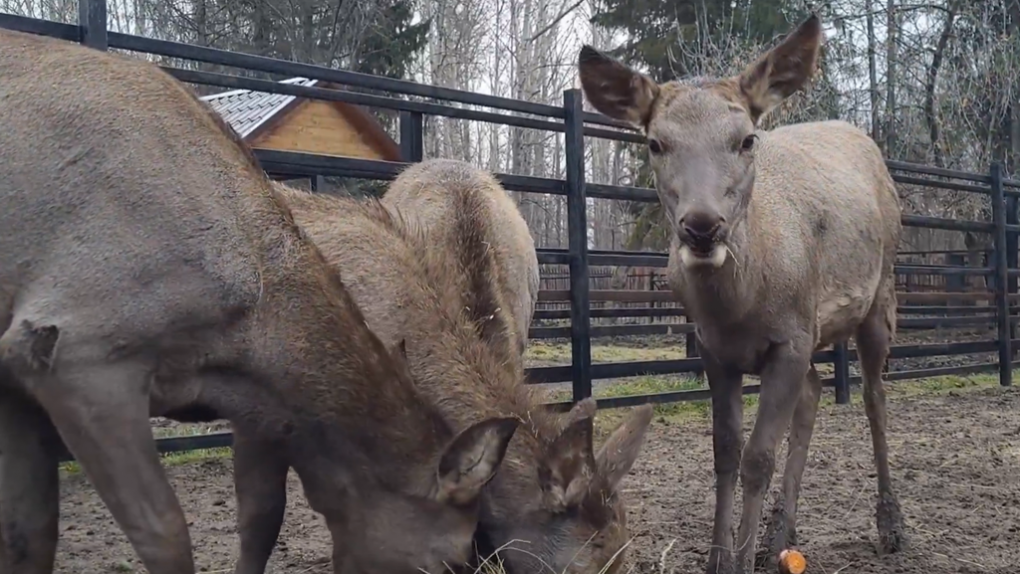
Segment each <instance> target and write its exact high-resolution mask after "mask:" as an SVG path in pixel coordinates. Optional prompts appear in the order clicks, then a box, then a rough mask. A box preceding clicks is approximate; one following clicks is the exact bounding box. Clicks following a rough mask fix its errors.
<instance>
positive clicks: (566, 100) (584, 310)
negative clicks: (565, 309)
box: [563, 89, 591, 402]
mask: <svg viewBox="0 0 1020 574" xmlns="http://www.w3.org/2000/svg"><path fill="white" fill-rule="evenodd" d="M583 103H584V99H583V96H582V95H581V90H578V89H573V90H565V91H564V92H563V108H564V112H565V116H564V127H565V128H566V133H565V136H566V137H565V142H564V143H565V146H564V147H565V150H564V155H565V158H566V164H567V165H566V168H567V169H566V178H567V180H566V183H565V185H566V192H567V246H568V252H569V254H570V359H571V360H570V365H571V369H570V371H571V382H572V383H573V391H574V401H575V402H576V401H580V400H581V399H585V398H587V397H590V396H591V339H590V326H591V325H590V322H591V321H590V319H591V317H590V297H589V294H588V199H587V196H586V194H585V189H584V107H583Z"/></svg>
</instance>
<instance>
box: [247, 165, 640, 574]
mask: <svg viewBox="0 0 1020 574" xmlns="http://www.w3.org/2000/svg"><path fill="white" fill-rule="evenodd" d="M279 189H280V194H281V195H282V196H283V197H284V198H285V199H286V201H287V204H288V205H289V206H290V208H291V211H292V212H293V213H294V218H295V220H296V221H297V223H298V225H300V226H301V228H302V229H303V230H304V231H305V232H306V233H307V234H308V236H309V237H310V238H311V239H312V240H313V241H314V242H315V243H316V245H317V246H318V247H319V249H320V250H321V251H322V253H323V254H324V256H325V257H326V259H327V260H328V261H329V262H330V263H332V264H334V265H336V266H338V267H339V269H340V271H341V273H342V274H343V276H344V277H348V278H349V279H348V281H347V286H348V289H349V290H350V292H351V294H352V296H353V297H354V299H355V301H356V302H357V303H358V304H359V305H360V306H361V308H362V309H363V310H364V313H365V317H366V320H367V321H368V324H369V326H370V327H371V328H372V330H373V331H374V332H375V333H377V334H378V335H379V337H380V338H381V339H382V340H383V341H384V342H388V343H390V344H392V343H393V342H394V341H397V340H398V338H406V341H407V346H406V348H407V357H408V361H409V365H410V370H411V373H412V375H413V376H414V378H415V382H416V383H417V385H418V386H419V387H420V388H421V389H422V390H423V391H424V392H425V394H426V395H428V396H430V397H433V398H434V399H435V400H436V401H437V404H438V405H439V407H440V409H441V411H442V413H443V415H444V416H445V417H447V418H448V419H449V420H452V421H456V425H458V426H457V428H461V427H467V426H469V425H471V424H475V422H476V421H478V420H483V419H485V418H487V417H508V416H509V417H515V418H518V419H520V420H522V421H525V422H524V423H523V424H522V425H521V428H520V429H519V430H518V431H517V433H516V435H515V436H514V438H513V440H512V441H511V442H510V446H509V449H508V450H507V454H506V460H505V462H504V463H503V466H502V468H501V469H500V471H499V473H498V474H497V475H496V477H495V478H494V479H493V481H492V482H490V483H489V485H488V486H486V487H485V489H484V490H483V505H482V507H483V515H482V518H481V521H480V524H479V527H480V528H479V533H480V536H479V538H480V542H481V543H482V544H481V545H480V546H481V549H480V553H481V554H482V556H483V557H484V556H487V555H488V553H489V552H490V551H492V550H495V549H500V548H504V550H502V551H500V556H501V558H502V559H503V563H504V566H505V567H506V568H507V571H508V572H511V573H515V574H531V573H538V572H555V573H557V574H560V573H586V574H597V573H600V572H615V571H617V570H618V569H619V568H620V566H621V563H622V561H623V551H624V548H626V545H627V543H628V541H629V534H628V530H627V524H626V508H625V506H624V502H623V497H622V493H621V492H620V482H621V480H622V479H623V477H624V476H625V475H626V474H627V473H628V472H629V471H630V469H631V467H632V465H633V463H634V461H635V459H636V458H637V456H638V453H639V451H640V448H641V445H642V442H643V440H644V435H645V432H646V430H647V428H648V426H649V424H650V423H651V417H652V408H651V406H650V405H645V406H642V407H638V408H636V409H634V410H633V411H632V412H631V414H630V416H629V417H628V418H627V419H625V420H624V421H623V423H621V425H620V426H619V427H618V428H617V429H616V430H615V431H614V432H613V433H611V434H610V436H609V437H608V438H607V439H606V442H605V443H604V444H603V446H602V447H601V448H600V449H599V450H597V451H596V450H594V448H593V444H592V432H593V429H592V418H593V417H594V414H595V403H594V401H593V400H591V399H586V400H584V401H581V402H579V403H578V404H577V405H575V406H574V408H573V409H572V410H571V411H570V412H568V413H566V414H557V413H554V412H552V411H550V410H548V409H547V408H546V407H544V406H543V405H542V404H541V399H542V397H541V396H537V395H533V394H532V392H531V391H530V390H529V387H528V386H527V385H526V384H525V380H524V372H523V361H522V358H521V353H520V350H519V339H518V337H517V334H518V333H519V328H517V327H514V326H513V325H514V323H517V322H518V321H519V320H520V318H519V317H517V316H515V311H512V312H508V311H507V310H508V309H516V308H517V307H518V306H517V305H516V304H515V303H514V301H517V302H520V301H521V300H522V298H517V299H514V298H513V297H511V299H513V301H511V302H509V303H508V302H507V300H506V296H507V293H516V294H518V295H520V294H522V293H524V292H525V291H527V289H528V288H527V287H526V285H527V281H528V280H529V279H528V274H527V273H526V272H524V273H522V272H521V271H518V270H517V269H519V267H515V266H516V265H519V264H520V262H525V261H527V260H529V259H531V257H533V255H529V254H527V253H525V251H526V249H528V248H526V246H527V244H528V243H529V242H528V241H527V240H526V239H524V238H523V237H522V236H521V234H522V233H527V228H526V227H521V226H516V225H512V224H511V222H509V221H507V219H510V220H512V219H513V216H512V215H511V214H510V213H509V211H508V210H507V209H505V208H500V207H498V206H499V205H500V204H501V202H500V201H498V200H496V199H495V198H498V197H500V196H504V197H505V194H506V192H505V191H504V190H503V188H502V187H501V186H500V185H499V184H498V183H497V182H496V180H495V179H494V178H492V176H491V175H489V174H487V173H485V172H483V171H480V170H477V169H475V168H473V167H471V166H470V165H468V164H466V163H463V162H459V161H451V160H430V161H426V162H423V163H420V164H416V165H414V166H411V167H409V168H408V169H406V170H405V171H404V172H403V173H401V175H400V176H399V177H398V178H397V179H396V181H394V182H393V184H392V185H391V187H390V190H389V191H388V192H387V193H386V195H388V194H390V193H394V192H398V193H399V194H400V195H398V196H397V197H405V198H406V197H408V196H414V197H417V198H418V199H417V200H416V201H415V202H414V203H417V204H418V205H427V204H428V205H432V207H433V208H434V209H435V210H436V211H435V212H429V213H430V214H435V215H427V216H426V217H424V218H418V217H416V216H414V215H411V214H410V213H406V212H404V211H403V210H400V209H394V208H392V207H390V209H386V207H385V206H383V205H381V204H380V202H378V201H376V200H370V201H357V200H351V199H348V198H338V197H331V196H319V195H314V194H310V193H306V192H302V191H298V190H293V189H288V188H286V187H285V186H283V185H279ZM405 193H407V195H404V194H405ZM386 195H384V198H385V197H386ZM429 198H431V200H430V199H429ZM382 203H387V202H386V201H385V199H384V200H383V202H382ZM401 203H403V200H402V201H401ZM404 205H407V204H406V203H404ZM510 209H513V206H510ZM513 211H516V209H513ZM439 212H442V213H444V215H442V216H439V215H437V214H438V213H439ZM516 217H520V216H519V214H518V215H516ZM423 222H428V223H427V224H426V225H421V224H422V223H423ZM515 230H516V231H515ZM531 249H532V250H533V248H531ZM515 282H516V283H518V285H519V286H518V287H517V288H508V286H509V285H512V284H513V283H515ZM238 455H240V453H238ZM252 456H253V457H257V456H259V453H257V452H255V453H252ZM282 503H283V500H282V499H277V500H276V504H277V505H281V504H282ZM243 535H244V534H243V533H242V536H243ZM507 546H509V548H506V547H507ZM621 571H622V570H621Z"/></svg>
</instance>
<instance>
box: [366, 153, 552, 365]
mask: <svg viewBox="0 0 1020 574" xmlns="http://www.w3.org/2000/svg"><path fill="white" fill-rule="evenodd" d="M471 169H473V168H472V167H470V164H466V163H463V162H458V161H455V160H446V159H431V160H429V161H427V162H424V163H420V164H417V165H416V166H414V167H412V168H409V170H408V172H407V175H406V177H398V178H397V179H395V180H394V181H393V182H392V183H391V184H390V185H389V186H388V187H387V188H386V192H385V193H384V194H383V196H382V198H381V202H382V204H383V206H384V207H386V209H388V210H390V211H392V212H399V213H400V214H401V215H402V217H403V219H404V220H405V221H408V222H410V223H412V224H414V225H416V226H418V227H419V228H422V229H426V230H427V231H428V234H429V236H430V237H431V238H432V239H433V241H436V242H439V243H441V244H443V245H452V244H454V242H456V241H458V238H456V237H451V236H450V233H451V228H450V227H449V226H447V225H445V222H447V221H451V220H452V219H451V218H452V217H453V216H454V215H455V212H454V207H455V206H454V203H453V199H452V198H451V196H450V195H448V194H444V193H437V191H439V190H440V189H441V185H440V181H441V178H443V177H444V175H445V174H455V175H457V174H460V175H461V176H463V174H464V173H465V172H468V170H471ZM473 173H474V174H475V176H476V177H478V180H479V181H478V183H479V185H478V187H477V188H474V189H475V190H476V191H477V195H476V197H477V198H478V201H479V205H478V210H479V212H478V213H477V214H475V217H476V219H475V221H476V222H477V224H478V225H481V226H484V230H483V234H484V235H485V236H486V237H485V238H484V239H483V240H484V241H485V242H486V244H487V245H489V246H490V247H491V248H492V249H493V255H494V257H495V266H494V272H493V275H494V277H493V279H492V280H493V281H495V282H496V284H497V285H498V287H499V289H500V290H501V291H502V295H503V300H504V301H506V302H507V311H508V312H509V313H510V315H511V319H512V322H511V325H512V326H513V327H514V340H515V341H516V345H517V348H518V351H519V352H520V354H521V355H522V356H523V355H524V352H525V351H526V350H527V346H528V329H529V327H530V326H531V319H532V317H533V316H534V314H535V306H536V305H537V304H538V290H539V266H538V255H537V253H536V251H535V241H534V238H532V236H531V231H530V230H529V229H528V223H527V222H526V221H525V220H524V217H522V216H521V212H520V210H519V209H517V204H516V203H515V202H514V201H513V199H511V198H510V196H509V195H508V194H507V193H506V190H504V189H503V187H502V186H501V185H499V183H498V182H494V180H492V179H491V177H486V175H485V174H484V172H480V171H475V172H473ZM461 181H463V180H461ZM426 182H429V183H430V185H426ZM460 185H463V183H460ZM437 188H439V189H437Z"/></svg>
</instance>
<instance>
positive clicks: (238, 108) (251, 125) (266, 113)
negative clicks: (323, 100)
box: [201, 78, 318, 138]
mask: <svg viewBox="0 0 1020 574" xmlns="http://www.w3.org/2000/svg"><path fill="white" fill-rule="evenodd" d="M280 83H281V84H290V85H296V86H305V87H312V86H314V85H315V84H316V83H318V80H310V79H308V78H290V79H287V80H281V81H280ZM296 98H297V96H288V95H286V94H269V93H266V92H253V91H251V90H232V91H229V92H221V93H219V94H210V95H208V96H202V98H201V99H202V100H203V101H205V102H206V103H208V104H209V105H210V106H212V108H213V109H214V110H216V113H218V114H220V116H222V117H223V119H224V120H226V122H227V123H228V124H230V127H232V128H234V130H235V131H236V132H237V133H238V134H239V135H240V136H241V137H242V138H248V137H249V136H251V134H253V133H255V130H257V129H258V128H259V127H260V126H262V125H264V124H265V123H266V122H267V121H268V120H269V119H270V118H271V117H273V116H274V115H276V114H277V113H279V112H280V110H282V109H284V108H286V107H287V105H288V104H290V103H291V102H293V101H294V100H295V99H296Z"/></svg>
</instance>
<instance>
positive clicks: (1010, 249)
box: [999, 179, 1020, 358]
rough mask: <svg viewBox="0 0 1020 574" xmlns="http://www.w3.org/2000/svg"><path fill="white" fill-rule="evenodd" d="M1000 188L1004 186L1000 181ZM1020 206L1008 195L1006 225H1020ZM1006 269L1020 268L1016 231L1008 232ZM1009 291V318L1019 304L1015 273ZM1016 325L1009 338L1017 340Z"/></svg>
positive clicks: (1019, 250) (1019, 237)
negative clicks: (1016, 297)
mask: <svg viewBox="0 0 1020 574" xmlns="http://www.w3.org/2000/svg"><path fill="white" fill-rule="evenodd" d="M999 185H1000V186H1002V183H1001V179H1000V183H999ZM1002 193H1003V195H1006V192H1005V189H1003V192H1002ZM1018 209H1020V205H1018V202H1017V196H1016V195H1013V194H1010V195H1006V225H1020V212H1018V211H1017V210H1018ZM1006 267H1007V268H1008V269H1010V270H1015V269H1017V268H1020V236H1018V234H1017V232H1015V231H1007V232H1006ZM1006 285H1007V287H1008V288H1007V290H1006V294H1007V295H1009V296H1010V297H1009V299H1008V301H1007V304H1006V308H1007V309H1009V316H1010V317H1013V315H1014V314H1015V312H1016V310H1017V302H1016V300H1015V297H1014V296H1015V295H1017V294H1018V293H1020V283H1018V281H1017V277H1016V275H1013V272H1010V273H1009V278H1008V280H1007V281H1006ZM1016 329H1017V326H1016V323H1014V322H1013V320H1012V319H1010V322H1009V338H1010V339H1011V340H1012V339H1016ZM1010 351H1012V352H1011V354H1010V356H1011V358H1012V357H1015V356H1016V349H1013V348H1012V346H1011V347H1010Z"/></svg>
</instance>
